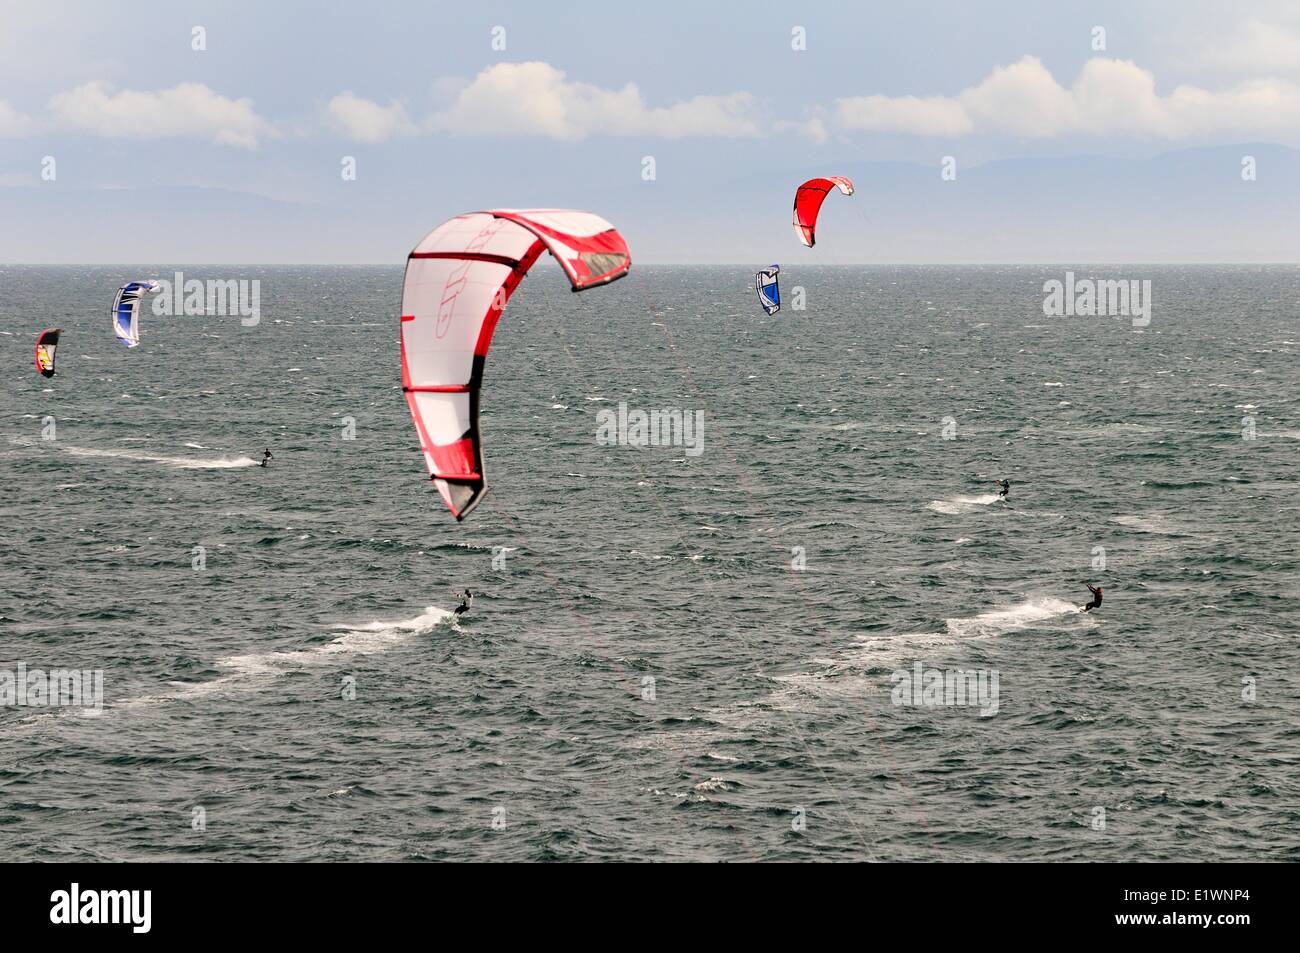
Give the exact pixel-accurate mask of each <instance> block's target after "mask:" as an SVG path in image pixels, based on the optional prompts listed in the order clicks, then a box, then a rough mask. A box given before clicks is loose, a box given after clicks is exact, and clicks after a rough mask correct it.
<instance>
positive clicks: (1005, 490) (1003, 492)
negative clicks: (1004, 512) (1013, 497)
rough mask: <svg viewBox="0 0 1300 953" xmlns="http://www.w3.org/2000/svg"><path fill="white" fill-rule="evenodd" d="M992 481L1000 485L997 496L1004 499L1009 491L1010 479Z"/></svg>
mask: <svg viewBox="0 0 1300 953" xmlns="http://www.w3.org/2000/svg"><path fill="white" fill-rule="evenodd" d="M993 482H994V483H996V484H997V485H998V486H1000V487H1002V489H1000V490H998V496H1000V497H1002V498H1003V499H1006V497H1007V494H1009V493H1010V492H1011V481H1010V480H994V481H993Z"/></svg>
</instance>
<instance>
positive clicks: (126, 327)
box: [111, 281, 158, 347]
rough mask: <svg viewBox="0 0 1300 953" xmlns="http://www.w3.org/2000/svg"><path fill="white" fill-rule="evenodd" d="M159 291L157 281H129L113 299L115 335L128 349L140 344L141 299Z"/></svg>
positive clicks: (119, 289) (118, 290)
mask: <svg viewBox="0 0 1300 953" xmlns="http://www.w3.org/2000/svg"><path fill="white" fill-rule="evenodd" d="M157 290H158V282H156V281H128V282H127V283H126V284H124V285H123V286H122V287H120V288H118V289H117V297H115V298H114V299H113V310H112V312H111V313H112V317H113V333H114V334H116V335H117V339H118V340H119V341H121V342H122V343H123V344H125V345H126V346H127V347H135V346H136V345H137V344H139V343H140V299H141V298H142V297H144V295H145V293H146V292H149V291H154V292H156V291H157Z"/></svg>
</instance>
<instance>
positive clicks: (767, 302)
mask: <svg viewBox="0 0 1300 953" xmlns="http://www.w3.org/2000/svg"><path fill="white" fill-rule="evenodd" d="M780 273H781V266H780V265H773V266H772V267H771V268H764V269H763V270H762V271H760V272H759V273H758V274H756V275H755V276H754V287H755V288H756V289H757V290H758V303H759V304H761V305H762V306H763V310H764V311H766V312H767V313H768V314H770V315H771V314H776V313H777V312H778V311H780V310H781V286H780V285H779V284H778V283H777V278H776V276H777V275H778V274H780Z"/></svg>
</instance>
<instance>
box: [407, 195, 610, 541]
mask: <svg viewBox="0 0 1300 953" xmlns="http://www.w3.org/2000/svg"><path fill="white" fill-rule="evenodd" d="M544 251H549V252H550V253H551V254H552V255H553V256H554V257H555V260H556V261H558V262H559V263H560V267H561V268H563V269H564V273H565V274H566V275H567V276H568V278H569V283H570V284H571V285H572V286H573V290H574V291H585V290H586V289H588V288H594V287H597V286H598V285H604V284H608V283H609V282H611V281H615V280H617V279H619V278H622V277H623V276H624V275H626V274H627V272H628V269H629V268H630V267H631V266H632V259H631V257H630V256H629V254H628V249H627V242H625V241H624V240H623V236H622V235H620V234H619V233H618V232H617V231H615V229H614V226H613V225H611V224H609V222H607V221H605V220H604V219H603V218H601V217H600V216H598V215H592V214H591V213H590V212H575V211H568V210H564V209H517V210H516V209H498V210H494V211H491V212H472V213H470V214H467V215H458V216H457V217H456V218H453V219H451V220H450V221H447V222H444V223H443V224H442V225H439V226H438V227H437V228H435V229H434V230H433V231H431V232H430V233H429V234H428V235H426V236H424V239H423V240H422V241H421V242H420V244H419V245H417V246H416V247H415V250H414V251H413V252H411V254H410V256H409V258H408V259H407V263H406V280H405V284H404V286H403V289H402V322H401V331H402V390H403V391H404V392H405V393H406V403H407V405H408V406H409V407H410V409H411V417H412V418H413V419H414V421H415V429H416V432H417V433H418V434H419V438H420V449H421V450H422V451H423V452H424V463H425V467H426V468H427V469H428V471H429V476H430V478H431V479H432V480H433V484H434V486H436V487H437V488H438V492H439V493H440V494H442V498H443V500H444V501H445V502H446V504H447V508H448V509H450V510H451V512H452V515H453V516H455V517H456V519H458V520H462V519H464V518H465V517H466V516H468V515H469V514H470V511H472V510H473V509H474V507H475V506H477V505H478V503H479V501H480V500H481V499H482V498H483V494H484V493H486V492H487V482H486V480H485V478H484V470H483V448H482V442H481V440H480V436H479V424H478V410H479V388H480V387H481V386H482V383H483V367H484V364H485V362H486V360H487V352H488V346H489V345H490V344H491V343H492V332H493V331H494V330H496V325H497V321H498V320H499V319H500V318H501V312H502V310H503V309H504V308H505V306H506V302H507V301H509V300H510V296H511V295H512V294H513V293H514V290H515V288H517V287H518V285H519V282H520V281H522V280H523V277H524V275H525V274H527V273H528V269H530V268H532V267H533V263H534V262H536V261H537V259H538V257H539V256H540V255H541V254H542V252H544Z"/></svg>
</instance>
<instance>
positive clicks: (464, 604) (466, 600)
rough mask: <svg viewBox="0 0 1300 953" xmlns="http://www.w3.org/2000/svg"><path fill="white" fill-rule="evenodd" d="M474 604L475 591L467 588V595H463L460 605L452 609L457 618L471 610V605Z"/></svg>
mask: <svg viewBox="0 0 1300 953" xmlns="http://www.w3.org/2000/svg"><path fill="white" fill-rule="evenodd" d="M473 604H474V593H472V592H470V591H469V590H468V589H466V590H465V595H464V596H462V597H461V600H460V605H458V606H457V607H456V608H454V609H452V610H451V611H452V614H453V615H455V616H456V617H457V618H460V617H461V616H463V615H464V614H465V613H466V612H468V611H469V607H470V606H472V605H473Z"/></svg>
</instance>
